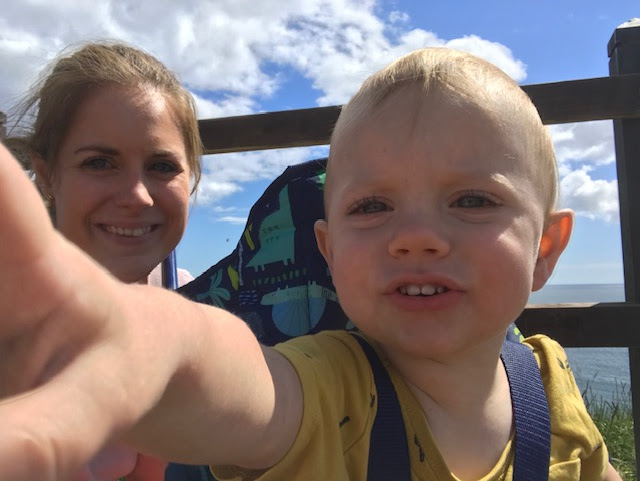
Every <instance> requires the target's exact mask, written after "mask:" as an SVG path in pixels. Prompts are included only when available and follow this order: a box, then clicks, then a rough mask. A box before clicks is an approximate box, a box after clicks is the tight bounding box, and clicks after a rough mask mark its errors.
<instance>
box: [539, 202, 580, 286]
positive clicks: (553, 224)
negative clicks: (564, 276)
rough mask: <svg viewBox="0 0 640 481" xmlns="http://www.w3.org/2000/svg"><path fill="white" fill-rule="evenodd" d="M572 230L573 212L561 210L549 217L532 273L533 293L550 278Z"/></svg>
mask: <svg viewBox="0 0 640 481" xmlns="http://www.w3.org/2000/svg"><path fill="white" fill-rule="evenodd" d="M572 229H573V211H571V210H569V209H563V210H559V211H556V212H552V213H551V214H550V215H549V219H548V220H547V226H546V228H545V229H544V231H543V233H542V238H541V239H540V247H539V249H538V259H536V265H535V268H534V271H533V285H532V290H533V291H537V290H538V289H541V288H542V286H544V285H545V283H546V282H547V280H549V277H551V274H552V273H553V269H554V268H555V266H556V263H557V262H558V259H559V258H560V254H562V252H563V251H564V249H565V247H567V244H568V243H569V238H570V237H571V231H572Z"/></svg>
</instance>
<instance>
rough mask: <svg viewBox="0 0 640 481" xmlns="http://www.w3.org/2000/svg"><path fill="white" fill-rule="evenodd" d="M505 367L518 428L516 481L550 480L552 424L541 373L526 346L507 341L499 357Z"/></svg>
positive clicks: (514, 476)
mask: <svg viewBox="0 0 640 481" xmlns="http://www.w3.org/2000/svg"><path fill="white" fill-rule="evenodd" d="M500 357H501V358H502V362H503V364H504V368H505V371H506V372H507V378H508V379H509V389H510V391H511V405H512V406H513V419H514V423H515V427H516V437H515V443H516V447H515V449H516V453H515V459H514V462H513V479H514V480H518V481H519V480H527V481H538V480H539V481H546V480H548V479H549V458H550V454H551V420H550V418H549V404H548V402H547V396H546V394H545V391H544V386H543V384H542V377H541V375H540V369H539V368H538V364H537V363H536V359H535V357H534V356H533V352H532V351H531V349H529V347H527V346H526V345H525V344H521V343H519V342H513V341H504V343H503V345H502V352H501V354H500Z"/></svg>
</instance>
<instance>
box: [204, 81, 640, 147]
mask: <svg viewBox="0 0 640 481" xmlns="http://www.w3.org/2000/svg"><path fill="white" fill-rule="evenodd" d="M522 88H523V90H524V91H525V92H527V94H528V95H529V96H530V97H531V98H532V100H533V102H534V103H535V104H536V107H537V108H538V111H539V112H540V116H541V117H542V120H543V122H544V123H546V124H560V123H567V122H583V121H587V120H605V119H632V118H640V74H630V75H620V76H616V77H603V78H592V79H585V80H571V81H566V82H555V83H546V84H535V85H525V86H523V87H522ZM340 108H341V107H340V106H333V107H318V108H310V109H300V110H285V111H280V112H269V113H263V114H254V115H243V116H238V117H225V118H217V119H206V120H200V121H199V124H200V133H201V136H202V141H203V143H204V147H205V153H207V154H219V153H224V152H242V151H250V150H266V149H279V148H287V147H307V146H311V145H326V144H328V143H329V137H330V135H331V131H332V129H333V126H334V124H335V122H336V119H337V118H338V114H339V113H340Z"/></svg>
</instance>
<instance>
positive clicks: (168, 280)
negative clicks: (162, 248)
mask: <svg viewBox="0 0 640 481" xmlns="http://www.w3.org/2000/svg"><path fill="white" fill-rule="evenodd" d="M162 286H163V287H166V288H167V289H171V290H172V291H175V290H176V289H177V288H178V264H177V262H176V251H175V249H174V250H172V251H171V253H170V254H169V255H168V256H167V258H166V259H165V260H163V261H162Z"/></svg>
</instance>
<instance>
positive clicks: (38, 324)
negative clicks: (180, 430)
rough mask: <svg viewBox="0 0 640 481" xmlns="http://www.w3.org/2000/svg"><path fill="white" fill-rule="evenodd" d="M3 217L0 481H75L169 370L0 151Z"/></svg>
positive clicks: (139, 411) (108, 283) (101, 274)
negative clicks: (150, 358) (114, 302)
mask: <svg viewBox="0 0 640 481" xmlns="http://www.w3.org/2000/svg"><path fill="white" fill-rule="evenodd" d="M0 209H1V210H2V212H3V217H2V223H3V225H2V228H1V229H0V246H2V249H0V266H2V269H0V286H1V287H0V359H2V363H0V425H2V435H1V436H0V479H3V480H4V479H7V480H8V479H10V480H12V481H33V480H35V479H37V480H38V481H55V480H67V479H73V475H74V473H78V472H79V471H80V469H81V467H82V466H84V465H86V463H87V462H88V460H89V459H91V458H92V457H93V456H94V455H95V454H96V453H97V452H98V450H99V449H100V447H101V446H102V445H103V444H105V443H106V442H107V441H108V440H109V439H113V438H115V437H117V436H118V435H119V434H121V433H122V432H124V430H126V429H127V428H128V427H129V426H131V425H132V424H133V423H134V422H135V421H137V420H138V419H139V418H140V417H142V415H143V414H144V412H145V410H146V409H149V408H150V406H152V405H153V403H154V402H155V400H156V399H157V398H158V397H159V396H160V394H161V392H162V390H163V388H164V387H165V386H166V383H167V380H168V378H169V374H168V372H169V371H170V370H171V367H172V366H168V367H167V366H165V367H167V369H164V368H163V366H162V365H161V364H162V363H158V362H150V361H149V357H150V356H152V358H153V360H154V361H156V360H157V359H158V357H159V356H158V355H157V353H155V352H153V350H150V349H148V348H147V345H148V344H149V341H148V340H145V339H144V337H143V334H145V333H144V332H141V330H137V331H136V332H133V331H134V330H132V329H128V328H127V327H128V326H127V324H126V322H125V320H126V318H127V316H126V313H123V312H122V311H120V310H118V309H117V308H116V307H114V306H112V305H111V303H110V302H109V299H110V297H109V296H107V295H106V294H105V293H114V292H115V291H117V290H118V289H119V288H120V284H119V283H118V282H117V281H115V279H113V278H111V277H110V276H109V275H108V274H107V273H106V271H104V270H103V269H102V268H101V267H99V266H98V265H97V264H95V263H94V262H93V261H92V260H90V259H89V258H88V257H87V256H86V255H85V254H84V253H82V252H81V251H80V250H79V249H77V248H76V247H75V246H73V245H72V244H70V243H69V242H67V241H66V240H65V239H64V238H63V237H62V236H61V235H59V234H58V233H57V232H56V231H55V229H54V228H53V226H52V225H51V222H50V220H49V217H48V214H47V212H46V210H45V208H44V204H43V203H42V200H41V199H40V196H39V195H38V193H37V192H36V190H35V188H34V187H33V185H32V183H31V182H30V181H29V179H28V178H27V176H26V175H25V173H24V172H22V170H21V168H20V167H19V165H18V163H17V162H16V161H15V160H14V159H13V158H12V157H11V156H10V155H9V154H8V152H7V151H6V149H5V148H4V147H3V146H2V145H0ZM86 279H89V280H90V281H91V282H87V281H86ZM132 289H133V288H132ZM138 345H141V346H142V347H141V348H140V349H137V348H134V347H132V346H138ZM164 354H165V356H166V358H167V359H169V360H170V359H171V356H170V353H169V352H165V353H164ZM145 356H146V357H145ZM167 364H169V365H170V364H171V363H170V362H168V363H167ZM132 365H135V366H143V367H149V366H155V367H157V369H151V370H149V369H147V371H144V369H141V371H143V372H139V371H138V372H135V374H137V375H132V372H134V371H133V370H132V368H131V367H130V366H132ZM163 374H164V375H163ZM140 379H153V380H154V382H146V383H144V384H143V385H140V383H139V382H138V383H137V381H139V380H140Z"/></svg>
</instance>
